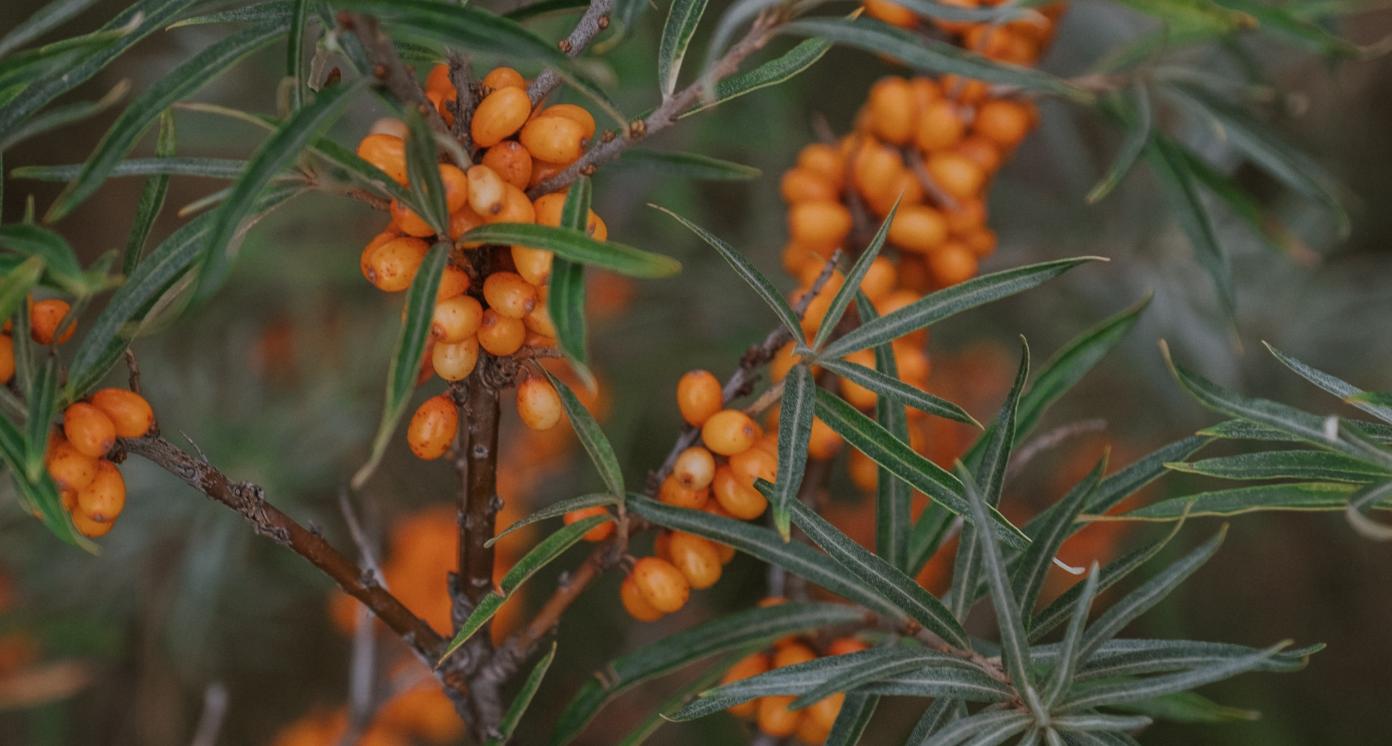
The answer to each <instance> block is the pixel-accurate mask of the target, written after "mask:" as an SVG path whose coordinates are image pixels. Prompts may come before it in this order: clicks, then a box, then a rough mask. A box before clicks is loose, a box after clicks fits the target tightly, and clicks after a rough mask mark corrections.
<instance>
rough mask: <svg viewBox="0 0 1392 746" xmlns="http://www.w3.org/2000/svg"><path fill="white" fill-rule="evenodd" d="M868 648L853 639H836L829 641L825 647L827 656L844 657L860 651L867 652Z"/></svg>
mask: <svg viewBox="0 0 1392 746" xmlns="http://www.w3.org/2000/svg"><path fill="white" fill-rule="evenodd" d="M869 649H870V646H869V645H866V644H865V643H863V642H861V641H860V640H857V639H856V638H854V637H838V638H836V639H835V640H832V641H831V644H830V645H828V646H827V655H846V654H847V653H859V652H860V651H862V650H869Z"/></svg>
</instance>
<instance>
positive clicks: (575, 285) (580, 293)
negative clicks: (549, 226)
mask: <svg viewBox="0 0 1392 746" xmlns="http://www.w3.org/2000/svg"><path fill="white" fill-rule="evenodd" d="M590 189H591V188H590V179H589V177H587V176H581V177H580V178H578V179H576V180H575V182H574V183H573V184H571V185H570V190H569V191H568V192H566V199H565V203H564V204H563V205H562V206H561V225H562V226H564V227H566V228H570V229H571V230H576V231H580V232H584V231H586V230H587V229H588V226H589V220H590ZM546 310H547V312H548V313H549V314H550V316H551V323H552V325H553V326H555V327H556V343H557V344H558V345H560V347H561V351H562V352H564V353H565V354H566V356H567V357H569V358H570V362H571V365H572V367H574V369H575V371H576V372H577V373H578V374H579V375H580V377H581V379H583V380H584V382H585V385H586V386H589V387H591V388H593V387H594V385H595V380H594V374H593V373H591V372H590V368H589V353H588V352H587V350H586V345H587V343H586V339H587V336H588V335H587V333H586V329H585V267H584V265H581V264H577V263H575V262H571V261H568V260H566V259H561V258H558V257H553V258H552V261H551V280H550V291H549V293H548V294H547V296H546Z"/></svg>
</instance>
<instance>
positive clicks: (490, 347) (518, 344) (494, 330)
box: [478, 308, 527, 357]
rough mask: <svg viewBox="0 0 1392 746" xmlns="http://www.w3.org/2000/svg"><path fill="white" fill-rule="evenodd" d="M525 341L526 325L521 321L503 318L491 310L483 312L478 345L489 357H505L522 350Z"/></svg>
mask: <svg viewBox="0 0 1392 746" xmlns="http://www.w3.org/2000/svg"><path fill="white" fill-rule="evenodd" d="M525 341H527V325H526V324H523V323H522V321H521V319H514V318H511V317H508V316H503V315H502V314H500V313H498V312H497V311H495V310H493V309H492V308H490V309H488V310H486V311H484V312H483V323H482V324H481V325H480V326H479V331H478V343H479V345H480V346H481V347H483V349H484V350H487V351H488V354H490V355H496V356H498V357H505V356H507V355H511V354H512V353H514V352H517V351H518V350H520V349H522V343H523V342H525Z"/></svg>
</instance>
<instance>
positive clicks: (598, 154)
mask: <svg viewBox="0 0 1392 746" xmlns="http://www.w3.org/2000/svg"><path fill="white" fill-rule="evenodd" d="M783 13H784V11H783V10H781V9H774V10H770V11H767V12H765V13H764V14H763V15H760V16H759V17H758V18H757V19H755V20H754V24H753V25H752V26H751V27H750V29H749V32H748V33H747V34H745V35H744V37H743V38H742V39H740V40H739V41H738V42H736V43H735V45H734V46H732V47H730V49H729V50H728V51H726V52H725V54H724V56H722V57H721V58H720V59H719V60H717V61H716V63H715V64H714V65H713V66H712V67H711V68H710V70H709V71H708V72H707V73H706V74H705V75H702V76H701V77H700V78H699V79H698V80H696V81H695V82H693V83H692V84H690V85H688V86H687V87H686V88H683V89H682V90H680V91H678V92H677V93H676V94H675V95H673V96H672V97H671V98H668V99H667V100H666V101H663V102H662V104H661V105H660V106H658V107H657V108H656V109H654V110H653V112H652V113H651V114H649V115H648V116H647V117H645V118H643V119H640V120H637V121H635V122H633V123H631V124H630V125H629V126H628V131H627V132H626V133H624V136H623V137H614V138H612V139H607V140H606V139H602V138H601V140H600V141H599V142H598V143H596V144H595V145H593V146H592V147H591V148H590V149H589V150H587V151H585V154H584V155H582V156H580V158H579V159H577V160H576V161H575V162H574V163H572V164H570V166H568V167H566V169H565V170H564V171H561V172H560V173H558V174H556V175H555V176H552V177H551V178H549V179H547V180H546V181H543V182H541V183H540V184H538V185H536V186H534V187H532V188H531V189H529V190H527V196H528V197H531V198H532V199H536V198H537V197H540V196H541V195H543V194H550V193H551V192H554V191H556V190H558V189H564V188H565V187H566V186H568V185H569V184H570V183H571V182H573V181H575V180H576V179H578V178H580V177H581V176H588V175H590V174H592V173H594V171H595V169H597V168H598V167H599V166H601V165H603V164H605V163H608V162H609V161H611V160H613V159H615V158H617V157H618V156H619V154H620V153H622V152H623V151H624V150H626V149H627V148H628V147H629V146H631V145H634V144H636V143H638V142H641V141H642V140H645V139H647V138H649V137H652V136H653V135H655V134H657V133H658V132H661V131H662V130H665V129H667V128H668V127H670V126H671V125H672V124H673V123H674V122H676V121H677V118H678V117H680V116H681V115H682V113H683V112H685V111H686V110H687V109H689V108H691V107H692V106H693V105H695V104H696V103H697V102H699V101H700V99H701V97H702V95H703V94H705V93H706V91H707V89H709V88H712V87H714V85H715V84H716V83H718V82H719V81H721V80H724V79H725V78H727V77H729V76H730V75H732V74H734V73H735V71H737V70H738V69H739V66H740V64H741V63H743V62H744V60H745V58H747V57H749V55H751V54H754V53H755V52H757V51H759V50H760V49H762V48H763V46H764V45H765V44H767V43H768V41H769V39H770V38H772V37H773V34H774V32H775V31H776V30H777V29H778V26H779V25H781V24H782V23H783V21H784V20H785V17H784V15H783Z"/></svg>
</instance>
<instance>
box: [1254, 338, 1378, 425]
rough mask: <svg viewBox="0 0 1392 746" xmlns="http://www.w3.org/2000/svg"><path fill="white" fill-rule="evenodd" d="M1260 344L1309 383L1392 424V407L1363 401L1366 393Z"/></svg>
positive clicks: (1336, 377) (1267, 344)
mask: <svg viewBox="0 0 1392 746" xmlns="http://www.w3.org/2000/svg"><path fill="white" fill-rule="evenodd" d="M1262 344H1264V345H1266V349H1267V351H1269V352H1270V353H1271V354H1272V355H1274V356H1275V357H1276V359H1277V360H1280V361H1281V364H1282V365H1284V366H1286V367H1287V368H1290V369H1291V370H1293V371H1295V372H1296V374H1297V375H1299V376H1300V377H1301V378H1304V379H1305V380H1307V381H1309V382H1310V383H1313V384H1314V385H1316V386H1318V387H1320V388H1322V389H1324V390H1325V391H1328V392H1329V393H1331V394H1333V395H1335V396H1337V397H1339V398H1340V399H1342V400H1344V401H1346V402H1348V403H1349V404H1352V405H1353V406H1355V407H1358V408H1359V409H1361V410H1363V411H1364V412H1367V413H1368V414H1370V415H1372V416H1374V417H1376V418H1378V419H1380V420H1382V421H1383V422H1387V423H1392V405H1388V404H1380V403H1378V402H1376V401H1370V400H1367V399H1364V398H1362V395H1363V394H1364V393H1366V392H1364V391H1363V390H1362V389H1360V388H1358V387H1357V386H1354V385H1353V384H1351V383H1349V382H1348V381H1345V380H1343V379H1342V378H1339V377H1338V376H1335V375H1331V374H1329V373H1325V372H1324V371H1322V370H1319V369H1317V368H1315V367H1313V366H1310V365H1306V364H1305V363H1302V362H1300V361H1299V360H1297V359H1295V358H1294V357H1291V356H1290V355H1287V354H1286V353H1284V352H1281V351H1280V350H1278V349H1276V348H1275V347H1273V346H1272V345H1271V343H1270V342H1262Z"/></svg>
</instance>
